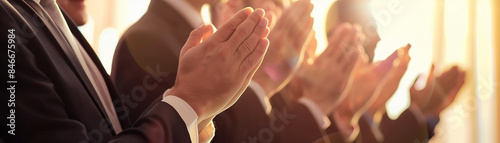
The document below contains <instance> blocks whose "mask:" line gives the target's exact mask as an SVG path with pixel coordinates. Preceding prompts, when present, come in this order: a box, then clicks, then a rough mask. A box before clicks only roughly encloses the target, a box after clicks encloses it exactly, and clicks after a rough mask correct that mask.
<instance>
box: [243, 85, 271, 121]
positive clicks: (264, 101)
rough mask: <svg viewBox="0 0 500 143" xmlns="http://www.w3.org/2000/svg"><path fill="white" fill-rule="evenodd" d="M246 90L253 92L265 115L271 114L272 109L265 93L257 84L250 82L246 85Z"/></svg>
mask: <svg viewBox="0 0 500 143" xmlns="http://www.w3.org/2000/svg"><path fill="white" fill-rule="evenodd" d="M248 88H249V89H251V90H253V92H254V93H255V95H256V96H257V98H258V99H259V101H260V105H262V108H263V109H264V112H266V114H267V115H269V114H271V110H272V108H273V107H272V106H271V102H269V98H268V97H267V95H266V92H264V90H263V89H262V87H261V86H260V85H259V83H257V82H255V81H251V82H250V84H249V85H248Z"/></svg>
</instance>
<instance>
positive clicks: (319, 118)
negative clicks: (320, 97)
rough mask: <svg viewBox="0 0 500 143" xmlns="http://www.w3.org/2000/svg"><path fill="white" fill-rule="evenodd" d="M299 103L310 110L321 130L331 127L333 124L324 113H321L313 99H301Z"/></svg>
mask: <svg viewBox="0 0 500 143" xmlns="http://www.w3.org/2000/svg"><path fill="white" fill-rule="evenodd" d="M299 103H301V104H303V105H304V106H306V107H307V109H309V111H310V112H311V114H312V115H313V117H314V120H316V123H317V124H318V127H319V128H320V129H326V128H328V127H329V126H330V124H331V122H330V120H329V119H328V117H327V116H325V114H323V111H321V109H319V107H318V106H317V105H316V103H314V102H313V101H312V100H311V99H309V98H306V97H301V98H300V99H299Z"/></svg>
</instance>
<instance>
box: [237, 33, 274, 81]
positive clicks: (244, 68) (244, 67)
mask: <svg viewBox="0 0 500 143" xmlns="http://www.w3.org/2000/svg"><path fill="white" fill-rule="evenodd" d="M268 47H269V40H268V39H267V38H264V39H261V40H260V41H259V44H258V45H257V47H256V48H255V50H254V51H253V52H252V53H250V54H249V55H248V56H246V58H244V59H243V61H242V62H241V64H240V66H239V68H240V70H241V72H243V73H245V74H248V72H250V70H251V69H253V68H254V67H255V66H257V65H260V63H261V62H262V59H263V57H264V55H265V54H266V51H267V48H268Z"/></svg>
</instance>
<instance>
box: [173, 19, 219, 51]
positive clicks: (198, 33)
mask: <svg viewBox="0 0 500 143" xmlns="http://www.w3.org/2000/svg"><path fill="white" fill-rule="evenodd" d="M214 31H215V29H214V26H213V25H211V24H208V25H207V24H204V25H201V26H200V27H199V28H196V29H195V30H193V31H191V34H189V38H188V39H187V41H186V43H185V44H184V46H183V47H182V49H181V54H180V56H181V57H182V56H183V55H184V54H185V53H186V52H187V51H189V49H191V48H193V47H194V46H196V45H198V44H200V43H201V42H202V41H203V40H205V39H206V38H207V37H208V36H210V35H212V34H213V33H214Z"/></svg>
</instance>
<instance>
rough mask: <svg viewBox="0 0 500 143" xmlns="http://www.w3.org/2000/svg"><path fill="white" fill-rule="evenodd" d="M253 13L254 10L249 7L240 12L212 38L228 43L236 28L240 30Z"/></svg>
mask: <svg viewBox="0 0 500 143" xmlns="http://www.w3.org/2000/svg"><path fill="white" fill-rule="evenodd" d="M252 12H253V9H252V8H249V7H247V8H244V9H242V10H240V11H239V12H238V13H236V14H235V15H234V16H233V17H232V18H231V19H229V20H228V21H227V22H226V23H224V24H223V25H222V26H221V27H220V28H219V30H218V31H217V32H215V34H214V36H212V37H214V38H215V39H216V41H219V42H224V41H227V40H228V39H229V37H231V35H233V33H234V32H235V30H236V28H238V27H239V25H240V24H241V23H242V22H243V21H245V20H246V19H247V18H248V16H249V15H250V14H251V13H252Z"/></svg>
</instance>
